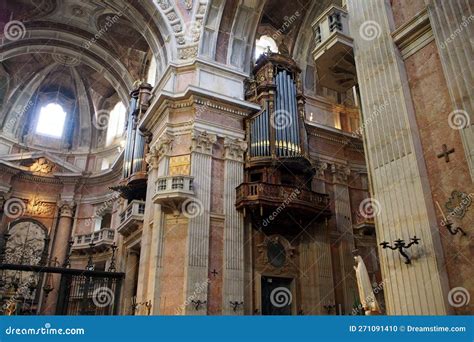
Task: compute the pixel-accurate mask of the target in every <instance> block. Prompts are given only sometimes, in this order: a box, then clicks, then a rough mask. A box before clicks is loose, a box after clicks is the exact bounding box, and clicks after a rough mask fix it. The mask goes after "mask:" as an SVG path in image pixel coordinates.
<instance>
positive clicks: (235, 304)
mask: <svg viewBox="0 0 474 342" xmlns="http://www.w3.org/2000/svg"><path fill="white" fill-rule="evenodd" d="M229 303H230V306H231V307H232V310H233V311H234V312H236V311H237V309H238V308H239V306H241V305H244V302H237V301H230V302H229Z"/></svg>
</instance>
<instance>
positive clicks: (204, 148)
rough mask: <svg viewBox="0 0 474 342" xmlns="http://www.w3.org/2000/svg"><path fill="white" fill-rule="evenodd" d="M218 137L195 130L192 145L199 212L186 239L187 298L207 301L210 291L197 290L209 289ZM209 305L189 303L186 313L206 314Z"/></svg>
mask: <svg viewBox="0 0 474 342" xmlns="http://www.w3.org/2000/svg"><path fill="white" fill-rule="evenodd" d="M216 141H217V137H216V135H214V134H208V133H206V132H199V131H194V132H193V134H192V146H191V176H193V177H194V182H193V187H194V191H195V196H196V197H195V203H194V204H195V208H196V209H197V213H198V214H197V215H190V217H189V226H188V241H187V246H188V247H187V248H188V251H187V256H186V258H187V269H186V278H185V282H186V283H185V300H186V299H187V298H195V300H201V301H206V302H207V291H197V289H201V288H206V289H207V284H208V282H209V279H208V276H207V275H208V266H209V231H210V206H211V184H212V179H211V167H212V153H213V145H214V144H215V143H216ZM206 308H207V306H206V305H204V308H203V309H201V310H195V309H194V307H193V306H192V305H187V306H186V309H185V314H186V315H202V314H206V313H207V309H206Z"/></svg>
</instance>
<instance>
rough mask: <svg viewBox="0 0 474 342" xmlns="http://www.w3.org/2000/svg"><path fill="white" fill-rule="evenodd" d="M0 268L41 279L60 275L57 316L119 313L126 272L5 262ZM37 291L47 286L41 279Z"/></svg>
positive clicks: (0, 264)
mask: <svg viewBox="0 0 474 342" xmlns="http://www.w3.org/2000/svg"><path fill="white" fill-rule="evenodd" d="M0 270H1V271H2V272H5V271H7V272H12V271H16V272H27V273H32V274H35V275H37V276H38V278H42V277H48V276H49V275H51V274H60V275H61V281H60V286H59V291H58V299H57V305H56V314H57V315H117V314H118V312H119V311H118V310H119V299H120V289H121V285H122V280H123V278H124V277H125V273H121V272H109V271H92V270H81V269H71V268H65V267H51V266H39V265H16V264H2V263H0ZM34 290H35V291H36V292H37V293H39V292H40V291H41V290H43V291H44V290H45V289H44V288H43V289H42V288H41V282H37V286H36V288H35V289H34ZM15 300H16V299H15ZM15 305H16V304H15ZM24 314H35V313H34V312H24ZM36 314H39V313H38V312H37V313H36Z"/></svg>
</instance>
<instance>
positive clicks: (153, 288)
mask: <svg viewBox="0 0 474 342" xmlns="http://www.w3.org/2000/svg"><path fill="white" fill-rule="evenodd" d="M172 141H173V139H172V137H170V136H168V135H167V134H164V135H163V136H162V137H160V138H159V139H158V140H157V142H156V143H155V144H153V145H152V146H151V148H150V152H149V153H148V154H147V155H146V162H147V164H148V179H147V194H146V206H145V213H144V215H143V228H142V229H143V232H142V240H141V245H140V247H141V253H140V263H139V270H138V272H139V273H138V289H137V300H138V301H139V302H141V303H146V302H149V301H151V305H152V307H151V312H152V314H154V315H157V314H159V310H160V288H161V282H160V275H161V270H162V253H163V219H162V216H163V215H162V211H161V206H160V205H157V204H154V203H153V199H152V198H153V195H154V193H155V187H156V184H155V183H156V179H157V177H159V176H163V175H166V174H167V172H168V163H169V156H168V152H169V151H170V147H171V143H172ZM145 311H146V310H142V311H139V313H145Z"/></svg>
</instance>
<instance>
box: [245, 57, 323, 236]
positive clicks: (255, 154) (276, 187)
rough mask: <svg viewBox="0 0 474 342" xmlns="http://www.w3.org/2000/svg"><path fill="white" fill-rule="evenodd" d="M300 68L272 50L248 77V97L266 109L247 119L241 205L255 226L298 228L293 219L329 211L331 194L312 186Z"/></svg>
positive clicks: (274, 230)
mask: <svg viewBox="0 0 474 342" xmlns="http://www.w3.org/2000/svg"><path fill="white" fill-rule="evenodd" d="M300 72H301V70H300V69H299V68H298V66H297V65H296V63H295V62H294V61H293V60H292V59H291V58H289V57H288V56H285V55H282V54H278V53H271V52H268V53H264V54H262V55H261V56H260V58H259V59H258V60H257V62H256V65H255V67H254V69H253V73H252V77H251V78H250V79H249V80H248V81H247V83H246V93H245V96H246V99H247V100H248V101H251V102H254V103H258V104H259V105H260V106H261V108H262V109H261V110H260V111H259V112H257V113H255V114H254V115H252V116H250V117H249V118H247V119H246V122H245V125H246V136H247V142H248V146H249V149H248V151H247V153H246V158H245V173H244V183H242V184H241V185H240V186H239V187H238V188H237V201H236V207H237V209H239V210H243V211H244V214H245V216H246V217H248V216H250V218H251V220H252V224H253V226H254V227H256V228H259V229H263V230H264V231H267V232H271V233H277V232H288V229H294V228H295V226H296V225H295V222H294V221H293V220H298V221H300V222H301V225H303V227H304V221H307V220H312V219H314V217H315V215H320V216H321V218H325V217H327V216H329V215H330V211H329V208H328V204H329V199H328V196H327V195H325V194H321V193H317V192H314V191H312V189H311V185H312V179H313V176H314V173H315V170H314V168H313V166H312V163H311V162H310V159H309V155H308V139H307V134H306V128H305V124H304V105H305V99H304V95H303V89H302V84H301V81H300ZM275 213H277V215H275ZM289 216H291V217H289ZM290 227H291V228H290Z"/></svg>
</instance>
